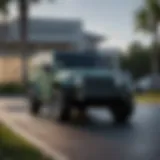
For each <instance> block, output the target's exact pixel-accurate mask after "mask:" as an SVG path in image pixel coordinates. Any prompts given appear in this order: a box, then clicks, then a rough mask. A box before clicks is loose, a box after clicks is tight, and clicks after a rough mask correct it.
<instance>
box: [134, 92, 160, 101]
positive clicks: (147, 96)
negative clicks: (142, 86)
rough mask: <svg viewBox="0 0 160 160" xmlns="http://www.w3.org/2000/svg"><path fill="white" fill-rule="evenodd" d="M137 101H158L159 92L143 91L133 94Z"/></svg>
mask: <svg viewBox="0 0 160 160" xmlns="http://www.w3.org/2000/svg"><path fill="white" fill-rule="evenodd" d="M135 99H136V101H138V102H148V103H160V93H144V94H137V95H135Z"/></svg>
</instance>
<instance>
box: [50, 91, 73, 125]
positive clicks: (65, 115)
mask: <svg viewBox="0 0 160 160" xmlns="http://www.w3.org/2000/svg"><path fill="white" fill-rule="evenodd" d="M52 107H53V112H54V113H53V114H54V115H55V118H56V120H58V121H60V122H67V121H69V120H70V117H71V109H72V107H71V105H70V103H69V99H67V96H66V95H65V94H64V93H63V92H62V91H61V90H57V91H55V94H54V100H53V103H52Z"/></svg>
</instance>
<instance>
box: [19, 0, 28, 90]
mask: <svg viewBox="0 0 160 160" xmlns="http://www.w3.org/2000/svg"><path fill="white" fill-rule="evenodd" d="M18 2H19V20H20V21H19V23H20V24H19V27H20V28H19V31H20V41H21V57H22V79H23V83H24V85H25V87H26V85H27V80H28V79H27V78H28V75H27V35H28V30H27V25H28V0H19V1H18Z"/></svg>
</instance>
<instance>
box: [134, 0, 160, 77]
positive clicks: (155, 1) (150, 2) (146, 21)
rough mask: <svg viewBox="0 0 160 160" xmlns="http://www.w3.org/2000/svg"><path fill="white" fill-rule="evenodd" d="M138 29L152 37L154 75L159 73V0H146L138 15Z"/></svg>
mask: <svg viewBox="0 0 160 160" xmlns="http://www.w3.org/2000/svg"><path fill="white" fill-rule="evenodd" d="M135 20H136V21H135V22H136V29H138V30H141V31H144V32H145V33H148V34H150V35H151V36H152V38H153V39H152V48H153V50H152V51H153V53H152V73H153V75H155V74H157V73H158V71H159V70H158V68H159V67H158V54H159V53H158V27H159V22H160V3H159V0H145V5H144V7H143V8H141V9H140V10H138V12H137V13H136V19H135Z"/></svg>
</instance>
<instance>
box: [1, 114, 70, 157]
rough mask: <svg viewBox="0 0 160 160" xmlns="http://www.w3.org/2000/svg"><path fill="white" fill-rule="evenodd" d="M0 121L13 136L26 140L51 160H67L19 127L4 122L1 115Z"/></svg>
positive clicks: (6, 121)
mask: <svg viewBox="0 0 160 160" xmlns="http://www.w3.org/2000/svg"><path fill="white" fill-rule="evenodd" d="M0 120H1V122H2V124H4V125H6V126H7V127H8V128H10V129H11V130H12V131H13V132H14V133H15V134H18V135H20V136H21V137H23V138H24V139H26V140H28V141H29V142H30V143H31V144H32V145H34V146H35V147H37V148H38V149H39V150H40V151H41V152H42V153H43V154H44V155H46V156H49V157H51V158H52V159H53V160H69V159H68V158H67V157H65V156H64V155H63V154H61V153H60V152H58V151H56V150H54V149H52V148H50V147H49V146H47V145H46V144H45V143H44V142H42V141H40V140H38V139H36V138H33V137H32V136H30V135H29V134H28V133H26V132H25V131H24V130H23V129H21V128H20V127H17V126H15V125H14V124H13V123H12V122H11V121H10V120H8V119H7V120H6V119H5V118H4V116H3V115H1V116H0Z"/></svg>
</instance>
